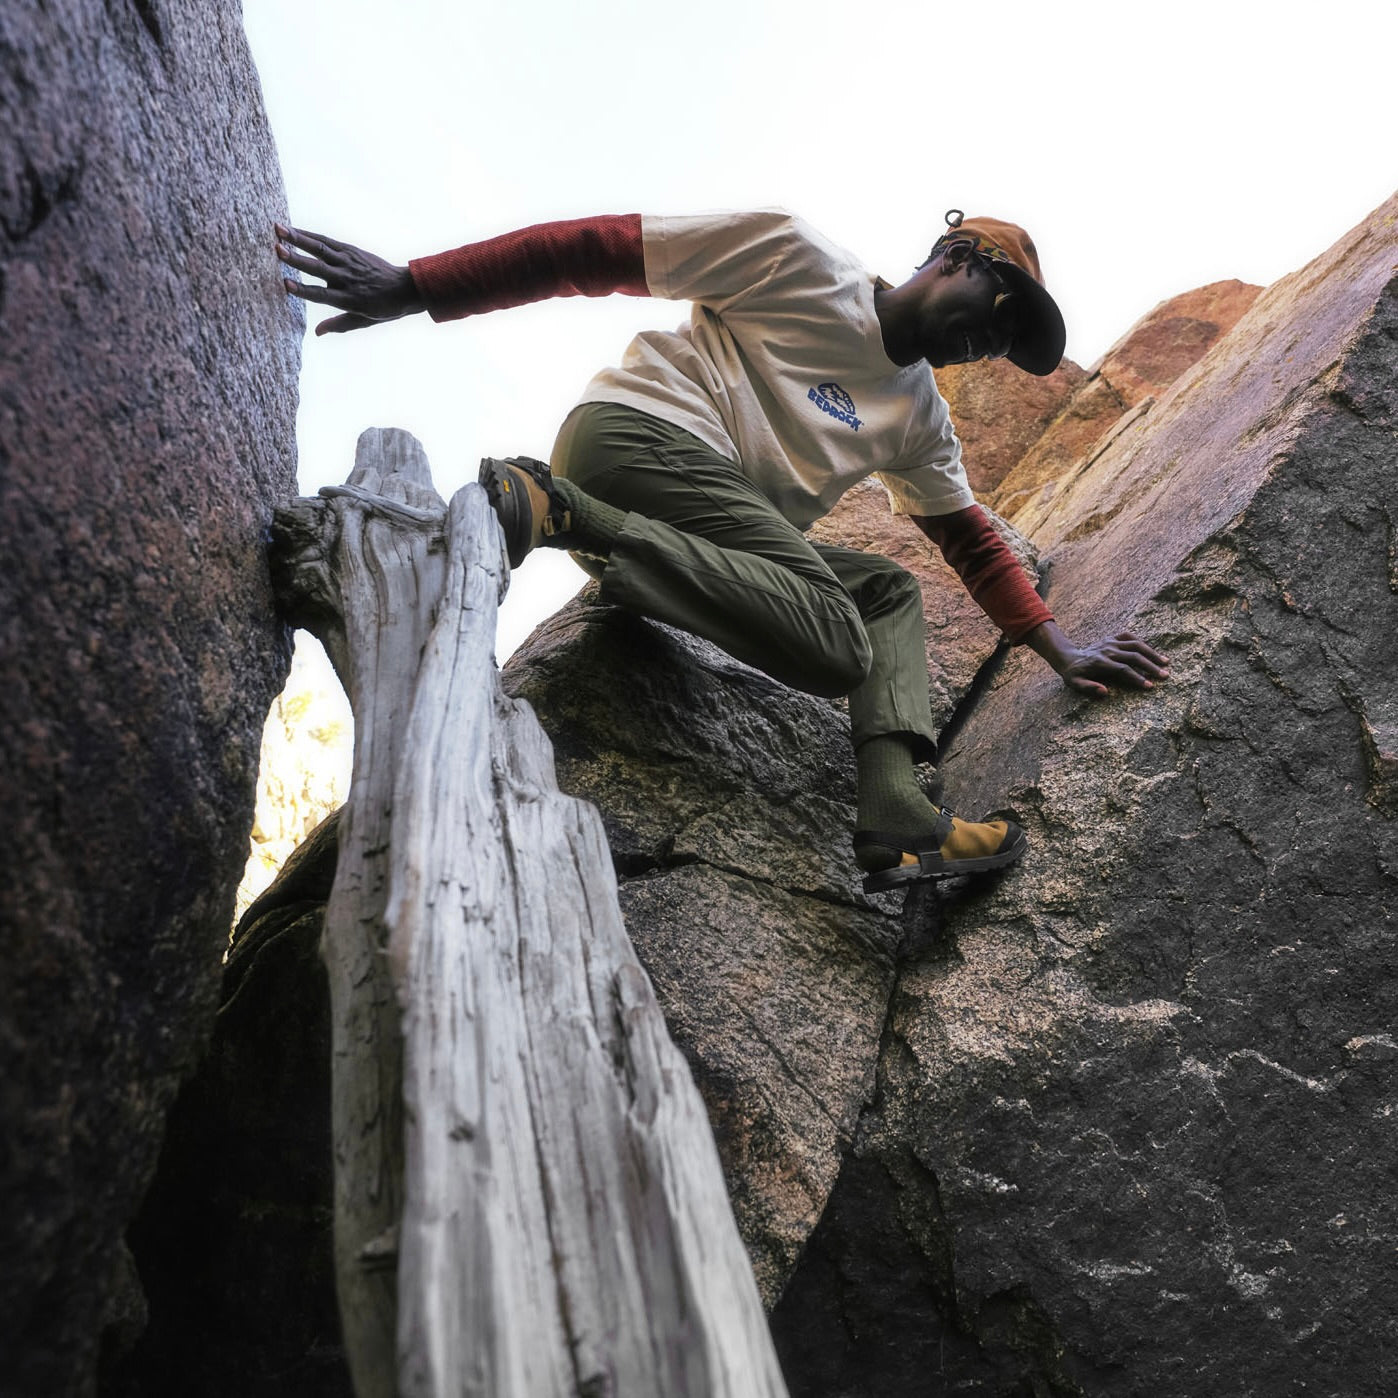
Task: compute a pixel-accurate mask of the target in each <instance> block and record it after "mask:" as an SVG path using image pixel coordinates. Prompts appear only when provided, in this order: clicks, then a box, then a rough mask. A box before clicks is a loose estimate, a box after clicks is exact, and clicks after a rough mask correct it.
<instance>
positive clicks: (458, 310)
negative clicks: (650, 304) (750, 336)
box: [276, 214, 649, 335]
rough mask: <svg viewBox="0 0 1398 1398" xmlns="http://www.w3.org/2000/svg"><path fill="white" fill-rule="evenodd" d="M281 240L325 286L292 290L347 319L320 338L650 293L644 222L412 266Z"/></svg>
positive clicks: (561, 230) (578, 226) (533, 238)
mask: <svg viewBox="0 0 1398 1398" xmlns="http://www.w3.org/2000/svg"><path fill="white" fill-rule="evenodd" d="M276 232H277V238H278V243H277V255H278V256H279V257H280V258H281V259H282V261H283V262H285V263H287V265H288V266H291V267H295V268H296V269H297V270H298V271H301V272H304V273H306V274H307V275H308V276H312V277H318V278H319V279H320V280H321V281H323V282H324V283H325V285H324V286H316V285H314V284H312V283H306V282H298V281H296V280H294V279H292V278H287V279H286V289H287V291H289V292H290V293H291V294H292V295H293V296H299V297H301V298H302V299H304V300H307V301H316V302H319V303H320V304H322V305H327V306H333V307H335V308H336V309H337V310H340V311H341V312H343V314H341V315H338V316H332V317H331V318H330V319H329V320H324V321H322V322H321V323H320V324H319V325H317V326H316V334H317V335H324V334H328V333H338V332H341V331H345V330H360V329H363V328H364V327H365V326H368V325H377V324H379V323H381V322H383V321H388V320H397V319H398V318H399V317H400V316H405V315H412V314H414V313H416V312H418V311H423V310H425V311H427V312H428V313H429V314H430V315H431V317H432V319H433V320H439V321H440V320H456V319H459V318H460V317H462V316H468V315H480V314H482V313H483V312H485V311H494V310H503V309H505V308H506V307H509V306H522V305H525V304H526V303H528V302H530V301H542V300H546V299H548V298H549V297H554V296H606V295H609V294H610V293H611V292H614V291H620V292H624V293H626V294H628V295H631V296H645V295H648V294H649V292H648V289H647V286H646V273H645V257H644V254H643V252H642V244H641V218H640V215H639V214H607V215H602V216H600V217H596V218H580V219H568V220H565V221H562V222H558V223H541V224H535V225H534V226H533V227H530V228H521V229H519V230H517V231H516V232H513V233H505V234H502V235H501V236H499V237H498V238H489V239H487V240H486V241H485V242H481V243H468V244H466V245H465V246H464V247H459V248H454V249H452V251H450V252H444V253H438V254H437V255H435V256H433V257H419V258H414V259H413V260H412V261H411V262H410V263H409V264H408V266H406V267H396V266H394V265H393V264H392V263H389V262H385V261H384V260H383V259H382V258H379V257H375V256H374V255H373V254H372V253H368V252H365V251H363V250H362V249H360V248H356V247H353V246H352V245H351V244H349V243H342V242H340V241H339V240H338V239H335V238H328V237H326V236H324V235H323V234H318V233H307V232H304V231H303V230H300V229H295V228H287V227H285V226H283V225H281V224H278V225H277V227H276ZM298 249H299V251H298Z"/></svg>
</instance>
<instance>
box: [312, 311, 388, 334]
mask: <svg viewBox="0 0 1398 1398" xmlns="http://www.w3.org/2000/svg"><path fill="white" fill-rule="evenodd" d="M377 324H378V321H376V320H370V319H369V317H368V316H357V315H353V314H350V313H346V314H345V315H342V316H331V317H330V319H329V320H323V321H321V322H320V324H319V325H317V326H316V334H317V335H340V334H343V333H344V332H345V331H346V330H363V329H365V328H366V327H367V326H370V325H377Z"/></svg>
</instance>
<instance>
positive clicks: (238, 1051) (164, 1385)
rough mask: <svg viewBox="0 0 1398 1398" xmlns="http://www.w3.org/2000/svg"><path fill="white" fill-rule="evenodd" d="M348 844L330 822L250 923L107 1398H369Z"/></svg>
mask: <svg viewBox="0 0 1398 1398" xmlns="http://www.w3.org/2000/svg"><path fill="white" fill-rule="evenodd" d="M337 836H338V824H337V820H336V819H335V818H333V817H332V818H330V819H327V820H326V821H325V822H323V823H322V824H321V825H320V826H319V827H318V828H317V829H316V830H315V831H314V832H313V833H312V834H311V836H310V837H309V838H308V839H307V840H306V841H305V842H304V843H303V844H302V845H301V846H300V847H299V848H298V849H297V851H296V853H295V854H294V855H292V857H291V859H290V860H289V861H288V862H287V864H286V866H285V868H283V870H282V872H281V874H280V875H279V877H278V878H277V880H276V882H275V883H274V884H273V885H272V886H271V887H269V888H268V889H266V890H265V891H264V892H263V893H262V895H261V896H260V897H259V898H258V899H257V900H256V902H255V903H254V904H253V905H252V906H251V907H250V908H249V910H248V912H247V913H246V914H245V915H244V917H243V918H242V920H241V921H240V922H239V924H238V929H237V933H236V935H235V937H234V940H233V943H232V945H231V946H230V947H229V950H228V963H227V965H226V966H225V967H224V968H223V980H222V989H221V994H220V1004H219V1009H218V1013H217V1015H216V1017H215V1020H214V1028H213V1032H212V1035H211V1037H210V1042H209V1047H208V1051H207V1052H206V1054H205V1055H204V1057H203V1059H202V1060H201V1061H200V1064H199V1067H198V1070H197V1071H196V1072H195V1073H194V1075H193V1076H192V1077H191V1078H190V1079H189V1080H188V1081H187V1082H186V1083H185V1084H184V1086H183V1087H182V1088H181V1090H180V1094H179V1097H178V1098H177V1099H176V1102H175V1106H174V1109H173V1110H172V1111H171V1113H170V1117H169V1123H168V1127H167V1130H166V1135H165V1144H164V1146H163V1148H162V1150H161V1153H160V1164H159V1168H158V1169H157V1171H156V1174H155V1178H154V1179H153V1180H152V1181H151V1186H150V1190H149V1192H148V1193H147V1196H146V1200H145V1203H144V1205H143V1207H142V1209H141V1212H140V1213H139V1214H138V1215H137V1217H136V1219H135V1221H134V1222H133V1224H132V1226H131V1229H130V1234H129V1236H130V1240H131V1249H132V1251H133V1253H134V1254H135V1256H136V1260H137V1263H138V1265H139V1268H140V1273H141V1280H142V1283H143V1285H144V1287H145V1292H146V1296H147V1298H148V1303H149V1321H148V1324H147V1325H146V1328H145V1330H144V1331H143V1332H142V1334H141V1337H140V1339H139V1341H138V1342H137V1343H136V1346H135V1348H134V1350H133V1351H132V1352H131V1353H130V1354H128V1355H126V1356H124V1357H123V1359H122V1360H121V1362H120V1363H119V1364H115V1365H113V1366H111V1368H110V1371H109V1372H108V1373H107V1375H106V1376H105V1381H104V1383H103V1384H102V1388H101V1393H102V1398H186V1395H189V1394H196V1393H197V1394H198V1395H199V1396H200V1398H280V1395H283V1394H289V1393H294V1394H296V1395H298V1398H353V1388H352V1386H351V1383H350V1375H349V1369H348V1367H347V1365H346V1362H345V1356H344V1350H343V1347H342V1345H341V1342H340V1318H339V1313H338V1311H337V1308H336V1301H335V1260H334V1247H333V1239H332V1223H333V1219H332V1211H333V1207H334V1204H333V1199H334V1175H333V1165H332V1160H331V1133H330V992H329V987H328V985H327V982H326V974H325V966H324V963H323V962H322V961H321V958H320V940H321V932H322V929H323V926H324V921H325V903H326V900H327V898H328V897H329V896H330V887H331V884H332V883H333V881H334V878H335V862H336V853H337V849H338V843H337Z"/></svg>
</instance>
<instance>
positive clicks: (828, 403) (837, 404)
mask: <svg viewBox="0 0 1398 1398" xmlns="http://www.w3.org/2000/svg"><path fill="white" fill-rule="evenodd" d="M806 397H807V398H809V399H810V400H811V402H812V403H814V404H815V405H816V407H817V408H819V409H820V410H821V412H823V413H829V414H830V416H831V417H833V418H834V419H835V421H836V422H843V423H844V424H845V426H846V427H852V428H853V429H854V430H855V431H856V432H858V431H859V429H860V428H861V427H863V426H864V424H863V423H862V422H861V421H860V420H859V418H857V417H856V416H855V413H854V399H853V398H851V397H850V396H849V394H848V393H846V392H845V391H844V389H843V388H841V387H840V385H839V384H837V383H823V384H821V385H820V387H819V388H812V389H808V390H807V392H806Z"/></svg>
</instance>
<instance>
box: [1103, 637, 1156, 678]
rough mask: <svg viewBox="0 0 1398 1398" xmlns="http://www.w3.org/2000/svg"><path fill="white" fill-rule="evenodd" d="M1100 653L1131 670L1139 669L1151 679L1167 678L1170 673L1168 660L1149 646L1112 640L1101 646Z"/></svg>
mask: <svg viewBox="0 0 1398 1398" xmlns="http://www.w3.org/2000/svg"><path fill="white" fill-rule="evenodd" d="M1102 654H1103V655H1104V656H1106V657H1107V658H1108V659H1109V660H1114V661H1116V662H1118V663H1119V664H1122V665H1129V666H1130V667H1131V668H1132V669H1133V670H1139V671H1140V672H1141V673H1142V674H1143V675H1150V676H1151V678H1153V679H1160V680H1163V679H1167V678H1168V677H1169V674H1170V667H1169V662H1168V661H1167V660H1166V659H1165V657H1164V656H1163V655H1161V654H1160V653H1159V652H1158V651H1153V650H1151V649H1150V647H1149V646H1144V647H1143V646H1139V645H1137V646H1128V645H1120V644H1117V643H1115V642H1112V643H1109V644H1107V645H1105V646H1103V647H1102Z"/></svg>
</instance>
